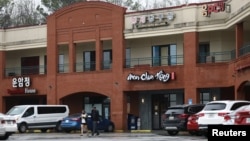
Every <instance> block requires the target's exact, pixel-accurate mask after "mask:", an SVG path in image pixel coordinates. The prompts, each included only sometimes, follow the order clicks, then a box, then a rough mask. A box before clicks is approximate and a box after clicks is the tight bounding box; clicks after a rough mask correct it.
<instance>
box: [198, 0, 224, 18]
mask: <svg viewBox="0 0 250 141" xmlns="http://www.w3.org/2000/svg"><path fill="white" fill-rule="evenodd" d="M223 11H225V3H224V2H217V3H214V4H206V5H203V6H202V15H203V16H205V17H209V16H210V15H211V13H219V12H223Z"/></svg>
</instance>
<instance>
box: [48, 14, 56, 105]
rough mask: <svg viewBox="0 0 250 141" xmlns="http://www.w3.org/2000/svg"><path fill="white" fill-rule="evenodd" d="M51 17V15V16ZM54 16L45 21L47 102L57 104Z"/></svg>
mask: <svg viewBox="0 0 250 141" xmlns="http://www.w3.org/2000/svg"><path fill="white" fill-rule="evenodd" d="M51 18H53V17H51ZM55 19H56V18H53V20H48V23H47V29H49V30H47V38H48V39H49V40H48V41H47V60H48V61H47V86H46V87H47V104H58V99H57V82H56V80H57V78H56V74H57V72H58V46H57V42H56V38H57V37H56V36H57V34H56V22H55Z"/></svg>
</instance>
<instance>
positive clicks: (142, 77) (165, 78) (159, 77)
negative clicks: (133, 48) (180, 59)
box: [127, 70, 175, 83]
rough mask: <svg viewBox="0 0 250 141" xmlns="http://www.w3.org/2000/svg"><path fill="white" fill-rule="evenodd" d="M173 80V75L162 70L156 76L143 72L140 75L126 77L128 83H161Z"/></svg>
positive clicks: (131, 74)
mask: <svg viewBox="0 0 250 141" xmlns="http://www.w3.org/2000/svg"><path fill="white" fill-rule="evenodd" d="M174 79H175V73H174V72H171V73H165V72H164V71H163V70H161V71H159V72H157V73H156V74H150V73H149V72H145V73H143V74H140V75H135V74H133V73H130V74H129V75H128V77H127V80H128V81H152V80H159V81H161V82H164V83H165V82H168V81H169V80H174Z"/></svg>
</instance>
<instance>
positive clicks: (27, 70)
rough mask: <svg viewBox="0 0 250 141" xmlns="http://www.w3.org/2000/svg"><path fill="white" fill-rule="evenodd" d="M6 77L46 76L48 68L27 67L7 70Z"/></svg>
mask: <svg viewBox="0 0 250 141" xmlns="http://www.w3.org/2000/svg"><path fill="white" fill-rule="evenodd" d="M4 71H5V76H21V75H35V74H39V75H40V74H46V72H47V68H46V66H26V67H10V68H5V70H4Z"/></svg>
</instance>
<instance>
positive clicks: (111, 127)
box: [107, 124, 114, 132]
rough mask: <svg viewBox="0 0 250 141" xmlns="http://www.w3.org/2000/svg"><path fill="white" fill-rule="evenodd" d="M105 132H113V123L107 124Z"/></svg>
mask: <svg viewBox="0 0 250 141" xmlns="http://www.w3.org/2000/svg"><path fill="white" fill-rule="evenodd" d="M107 132H114V124H109V126H108V128H107Z"/></svg>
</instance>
